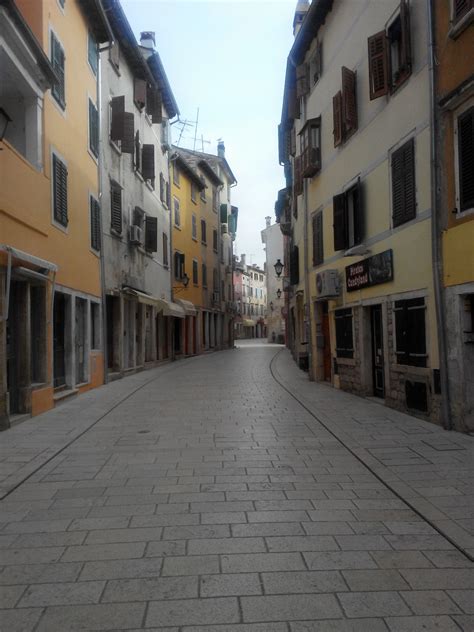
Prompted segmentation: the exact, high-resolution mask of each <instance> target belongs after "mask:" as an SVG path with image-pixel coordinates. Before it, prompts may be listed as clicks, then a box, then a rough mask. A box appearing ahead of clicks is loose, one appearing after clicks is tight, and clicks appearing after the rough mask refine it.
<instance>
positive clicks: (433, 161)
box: [426, 0, 453, 430]
mask: <svg viewBox="0 0 474 632" xmlns="http://www.w3.org/2000/svg"><path fill="white" fill-rule="evenodd" d="M426 5H427V17H428V28H429V34H428V35H429V62H428V63H429V75H430V127H431V146H430V171H431V209H432V212H431V248H432V257H433V286H434V297H435V310H436V320H437V323H438V346H439V372H440V383H441V423H442V426H443V428H444V429H445V430H453V422H452V419H451V406H450V392H449V378H448V355H447V343H446V318H445V309H444V306H445V301H444V291H443V281H442V279H443V256H442V243H441V230H440V216H439V211H440V208H441V203H440V199H439V194H438V178H437V164H438V152H437V143H436V139H437V135H438V118H437V114H436V98H435V95H436V76H435V69H434V68H435V50H434V47H435V25H434V0H427V2H426Z"/></svg>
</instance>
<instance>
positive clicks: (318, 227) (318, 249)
mask: <svg viewBox="0 0 474 632" xmlns="http://www.w3.org/2000/svg"><path fill="white" fill-rule="evenodd" d="M322 263H324V252H323V212H322V211H319V213H316V215H313V266H319V265H321V264H322Z"/></svg>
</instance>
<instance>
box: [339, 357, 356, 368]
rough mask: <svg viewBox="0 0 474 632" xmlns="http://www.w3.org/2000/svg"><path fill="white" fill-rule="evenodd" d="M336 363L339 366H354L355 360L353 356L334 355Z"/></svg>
mask: <svg viewBox="0 0 474 632" xmlns="http://www.w3.org/2000/svg"><path fill="white" fill-rule="evenodd" d="M336 360H337V364H338V365H339V366H355V365H356V361H355V359H354V358H342V357H340V356H336Z"/></svg>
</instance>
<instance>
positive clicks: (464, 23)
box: [448, 8, 474, 39]
mask: <svg viewBox="0 0 474 632" xmlns="http://www.w3.org/2000/svg"><path fill="white" fill-rule="evenodd" d="M472 22H474V8H472V9H469V11H468V12H467V13H466V15H464V16H463V17H462V18H461V19H460V20H458V21H457V22H455V23H454V24H452V25H451V28H450V29H449V31H448V37H450V38H451V39H457V38H458V37H459V36H460V35H461V33H462V32H463V31H464V30H465V29H466V28H467V27H468V26H469V25H470V24H471V23H472Z"/></svg>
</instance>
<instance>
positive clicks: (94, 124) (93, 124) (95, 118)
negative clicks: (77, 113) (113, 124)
mask: <svg viewBox="0 0 474 632" xmlns="http://www.w3.org/2000/svg"><path fill="white" fill-rule="evenodd" d="M89 148H90V150H91V152H92V153H93V154H94V156H95V157H96V158H97V157H98V156H99V113H98V111H97V108H96V107H95V105H94V104H93V103H92V101H91V100H90V99H89Z"/></svg>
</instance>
